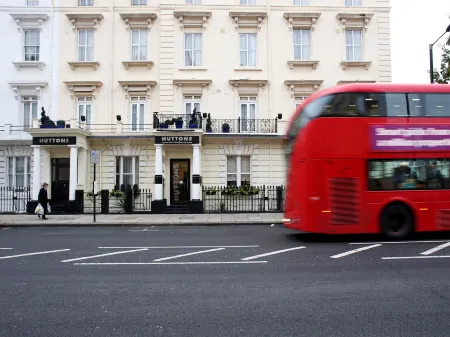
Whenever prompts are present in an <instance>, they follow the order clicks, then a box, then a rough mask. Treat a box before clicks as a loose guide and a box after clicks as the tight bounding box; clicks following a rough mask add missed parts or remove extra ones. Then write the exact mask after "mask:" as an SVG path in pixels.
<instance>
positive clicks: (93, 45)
mask: <svg viewBox="0 0 450 337" xmlns="http://www.w3.org/2000/svg"><path fill="white" fill-rule="evenodd" d="M81 32H85V38H86V44H84V45H81V44H80V33H81ZM89 32H92V45H89V43H88V35H89ZM81 47H84V60H82V57H81V54H80V48H81ZM94 47H95V34H94V29H90V28H82V29H78V32H77V57H78V62H93V61H94V58H95V57H94V52H95V49H94ZM89 48H92V59H88V55H89V53H88V50H89Z"/></svg>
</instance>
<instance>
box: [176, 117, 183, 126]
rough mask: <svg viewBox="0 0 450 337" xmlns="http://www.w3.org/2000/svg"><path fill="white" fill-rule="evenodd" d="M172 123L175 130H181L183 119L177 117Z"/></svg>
mask: <svg viewBox="0 0 450 337" xmlns="http://www.w3.org/2000/svg"><path fill="white" fill-rule="evenodd" d="M174 122H175V127H176V128H177V129H182V128H183V117H177V119H175V120H174Z"/></svg>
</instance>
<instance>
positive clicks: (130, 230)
mask: <svg viewBox="0 0 450 337" xmlns="http://www.w3.org/2000/svg"><path fill="white" fill-rule="evenodd" d="M128 231H129V232H159V229H129V230H128Z"/></svg>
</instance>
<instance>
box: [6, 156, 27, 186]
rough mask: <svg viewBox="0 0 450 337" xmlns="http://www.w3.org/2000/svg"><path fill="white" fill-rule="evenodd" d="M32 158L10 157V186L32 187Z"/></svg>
mask: <svg viewBox="0 0 450 337" xmlns="http://www.w3.org/2000/svg"><path fill="white" fill-rule="evenodd" d="M30 178H31V158H30V157H9V158H8V186H9V187H30Z"/></svg>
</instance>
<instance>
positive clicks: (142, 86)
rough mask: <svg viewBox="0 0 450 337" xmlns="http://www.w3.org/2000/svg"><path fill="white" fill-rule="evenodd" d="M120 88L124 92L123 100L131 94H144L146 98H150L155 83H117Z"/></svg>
mask: <svg viewBox="0 0 450 337" xmlns="http://www.w3.org/2000/svg"><path fill="white" fill-rule="evenodd" d="M118 82H119V84H120V86H121V87H122V88H123V90H124V91H125V98H128V97H129V96H130V94H132V93H140V92H145V93H146V96H147V97H150V96H151V93H152V91H153V89H154V88H155V86H156V85H157V82H156V81H118Z"/></svg>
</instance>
